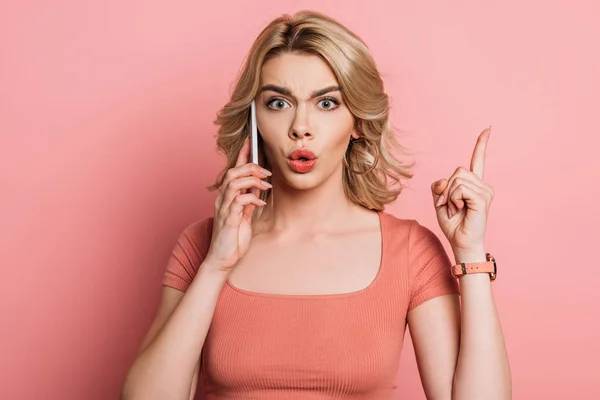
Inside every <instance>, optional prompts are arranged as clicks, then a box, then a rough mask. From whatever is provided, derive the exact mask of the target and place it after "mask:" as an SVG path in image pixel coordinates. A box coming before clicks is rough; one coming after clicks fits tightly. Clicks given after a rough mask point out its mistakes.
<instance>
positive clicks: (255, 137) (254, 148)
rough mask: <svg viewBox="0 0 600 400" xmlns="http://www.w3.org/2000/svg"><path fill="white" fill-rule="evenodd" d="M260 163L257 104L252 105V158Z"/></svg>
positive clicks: (252, 161) (252, 160)
mask: <svg viewBox="0 0 600 400" xmlns="http://www.w3.org/2000/svg"><path fill="white" fill-rule="evenodd" d="M249 161H250V162H251V163H254V164H257V165H258V127H257V126H256V104H255V102H254V100H252V105H251V106H250V160H249Z"/></svg>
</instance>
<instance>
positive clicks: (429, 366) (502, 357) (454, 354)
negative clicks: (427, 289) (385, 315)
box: [408, 256, 511, 400]
mask: <svg viewBox="0 0 600 400" xmlns="http://www.w3.org/2000/svg"><path fill="white" fill-rule="evenodd" d="M483 259H484V260H485V256H483ZM463 260H464V261H463ZM476 260H477V259H473V258H467V257H461V258H460V259H459V258H457V262H474V261H476ZM460 287H461V298H462V301H461V303H462V304H461V306H462V311H461V310H460V306H459V300H458V296H456V295H450V296H440V297H437V298H434V299H431V300H429V301H426V302H424V303H423V304H421V305H419V306H417V307H416V308H414V309H413V310H412V311H410V312H409V314H408V324H409V327H410V333H411V337H412V339H413V344H414V347H415V354H416V357H417V364H418V366H419V372H420V374H421V381H422V383H423V389H424V391H425V394H426V396H427V398H428V399H432V400H433V399H456V400H467V399H486V400H488V399H489V400H494V399H510V398H511V377H510V368H509V364H508V357H507V354H506V348H505V345H504V337H503V335H502V330H501V327H500V321H499V319H498V314H497V312H496V307H495V304H494V299H493V295H492V288H491V283H490V278H489V275H487V274H472V275H466V276H463V277H461V278H460ZM459 343H460V345H459Z"/></svg>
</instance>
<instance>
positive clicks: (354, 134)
mask: <svg viewBox="0 0 600 400" xmlns="http://www.w3.org/2000/svg"><path fill="white" fill-rule="evenodd" d="M351 137H352V139H360V135H359V134H358V133H356V131H352V135H351Z"/></svg>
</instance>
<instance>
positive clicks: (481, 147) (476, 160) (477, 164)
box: [471, 126, 492, 179]
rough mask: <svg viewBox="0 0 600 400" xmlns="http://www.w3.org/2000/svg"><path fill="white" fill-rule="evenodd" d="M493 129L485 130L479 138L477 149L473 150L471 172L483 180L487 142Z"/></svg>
mask: <svg viewBox="0 0 600 400" xmlns="http://www.w3.org/2000/svg"><path fill="white" fill-rule="evenodd" d="M491 131H492V127H491V126H490V127H489V128H486V129H484V130H483V131H482V132H481V133H480V134H479V138H477V143H476V144H475V149H474V150H473V157H472V158H471V172H473V173H474V174H475V175H477V176H478V177H479V179H483V170H484V167H485V150H486V148H487V142H488V139H489V138H490V133H491Z"/></svg>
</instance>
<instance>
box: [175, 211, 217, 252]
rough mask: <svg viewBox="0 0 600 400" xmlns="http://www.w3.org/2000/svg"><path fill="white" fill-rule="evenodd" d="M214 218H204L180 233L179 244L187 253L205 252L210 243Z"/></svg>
mask: <svg viewBox="0 0 600 400" xmlns="http://www.w3.org/2000/svg"><path fill="white" fill-rule="evenodd" d="M213 224H214V218H213V217H209V218H203V219H199V220H196V221H194V222H192V223H190V224H189V225H187V226H186V227H185V228H184V229H183V231H182V232H181V233H180V234H179V239H178V240H177V245H178V247H180V248H181V249H183V250H184V251H185V252H186V253H188V252H190V251H191V252H193V253H196V254H200V255H201V254H203V253H205V252H206V250H207V249H208V247H209V245H210V240H211V237H212V230H213Z"/></svg>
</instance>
